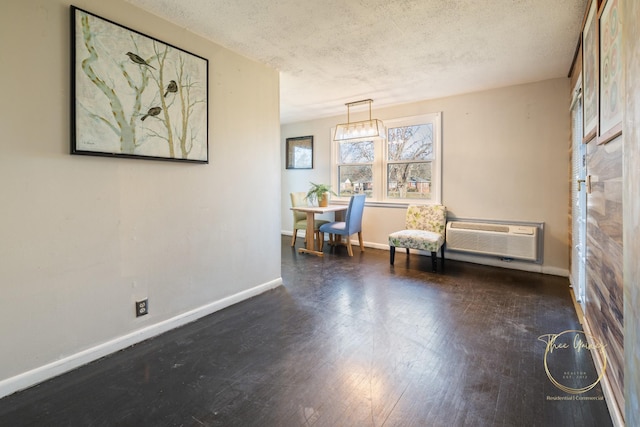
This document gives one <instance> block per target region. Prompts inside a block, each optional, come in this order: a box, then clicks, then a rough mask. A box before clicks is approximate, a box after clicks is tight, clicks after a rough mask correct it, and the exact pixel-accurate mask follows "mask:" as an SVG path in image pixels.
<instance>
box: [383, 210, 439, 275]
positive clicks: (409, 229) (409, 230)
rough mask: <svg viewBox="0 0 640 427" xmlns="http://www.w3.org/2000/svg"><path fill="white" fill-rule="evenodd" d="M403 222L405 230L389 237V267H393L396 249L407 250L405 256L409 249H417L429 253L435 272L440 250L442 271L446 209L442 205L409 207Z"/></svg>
mask: <svg viewBox="0 0 640 427" xmlns="http://www.w3.org/2000/svg"><path fill="white" fill-rule="evenodd" d="M405 222H406V224H405V227H406V229H405V230H401V231H396V232H395V233H391V234H390V235H389V251H390V259H389V261H390V262H391V265H393V261H394V258H395V254H396V248H407V256H408V255H409V249H419V250H423V251H429V252H431V263H432V266H433V271H436V267H437V255H438V250H440V249H442V269H444V242H445V235H444V233H445V227H446V225H447V209H446V208H445V207H444V206H442V205H417V206H409V207H408V208H407V216H406V220H405Z"/></svg>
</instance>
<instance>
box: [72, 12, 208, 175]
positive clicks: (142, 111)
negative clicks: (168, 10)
mask: <svg viewBox="0 0 640 427" xmlns="http://www.w3.org/2000/svg"><path fill="white" fill-rule="evenodd" d="M71 12H72V23H73V24H72V28H73V33H74V34H73V38H72V40H73V41H72V44H73V46H72V67H73V69H74V73H75V74H74V78H73V84H72V90H73V94H72V110H73V111H72V115H71V116H72V121H73V123H72V142H71V152H72V153H73V154H86V155H99V156H100V155H101V156H120V157H136V158H147V159H159V160H180V161H190V162H198V163H208V151H209V150H208V107H207V99H208V83H207V82H208V81H207V78H208V65H209V64H208V61H207V60H206V59H204V58H201V57H199V56H197V55H194V54H192V53H189V52H186V51H184V50H181V49H179V48H176V47H174V46H171V45H169V44H166V43H163V42H161V41H159V40H156V39H154V38H151V37H148V36H146V35H144V34H141V33H139V32H137V31H134V30H131V29H128V28H126V27H123V26H121V25H118V24H115V23H113V22H111V21H108V20H105V19H103V18H100V17H98V16H96V15H93V14H91V13H89V12H86V11H84V10H81V9H79V8H76V7H73V6H72V9H71Z"/></svg>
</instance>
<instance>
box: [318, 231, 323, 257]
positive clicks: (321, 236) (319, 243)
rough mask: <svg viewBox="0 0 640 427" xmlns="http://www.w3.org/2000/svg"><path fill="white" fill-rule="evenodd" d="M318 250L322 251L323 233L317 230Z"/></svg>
mask: <svg viewBox="0 0 640 427" xmlns="http://www.w3.org/2000/svg"><path fill="white" fill-rule="evenodd" d="M318 234H319V237H318V252H322V251H323V250H324V233H322V232H320V231H318Z"/></svg>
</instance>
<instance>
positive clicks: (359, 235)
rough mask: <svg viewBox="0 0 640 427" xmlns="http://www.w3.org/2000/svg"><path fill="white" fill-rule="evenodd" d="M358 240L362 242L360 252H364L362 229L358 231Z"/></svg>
mask: <svg viewBox="0 0 640 427" xmlns="http://www.w3.org/2000/svg"><path fill="white" fill-rule="evenodd" d="M358 241H359V242H360V252H364V242H363V241H362V231H358Z"/></svg>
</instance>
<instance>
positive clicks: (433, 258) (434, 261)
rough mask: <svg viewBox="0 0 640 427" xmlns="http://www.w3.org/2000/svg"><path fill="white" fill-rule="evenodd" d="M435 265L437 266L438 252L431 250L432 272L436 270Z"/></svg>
mask: <svg viewBox="0 0 640 427" xmlns="http://www.w3.org/2000/svg"><path fill="white" fill-rule="evenodd" d="M437 266H438V253H437V252H431V267H432V270H433V272H434V273H435V272H436V271H437V270H438V268H437Z"/></svg>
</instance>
